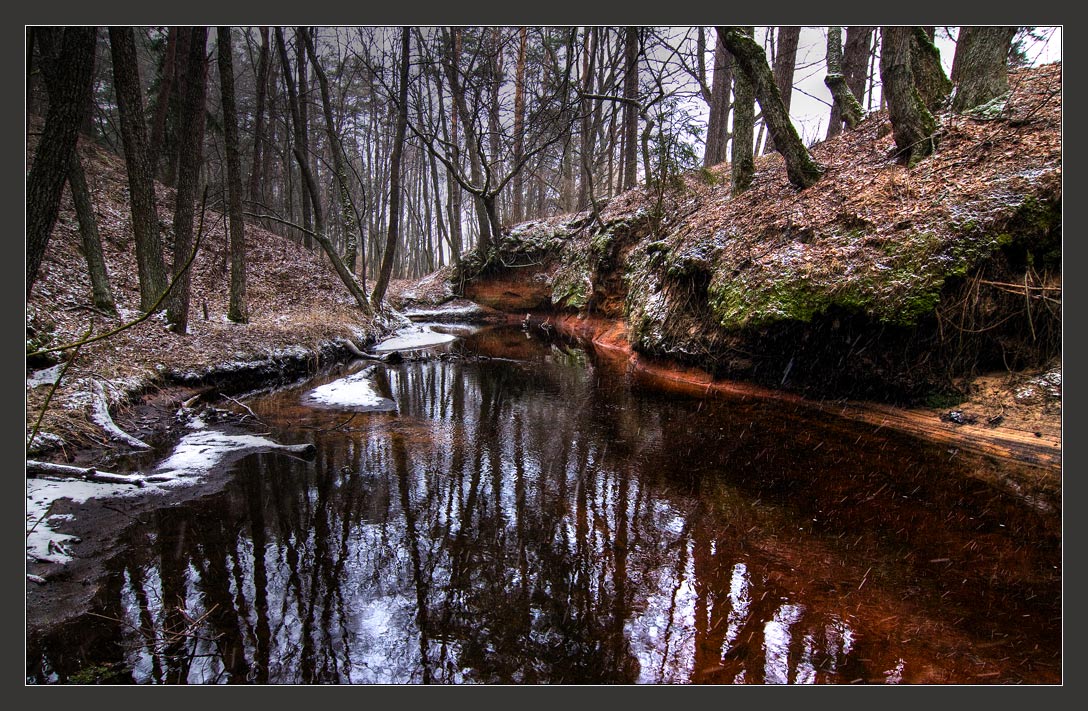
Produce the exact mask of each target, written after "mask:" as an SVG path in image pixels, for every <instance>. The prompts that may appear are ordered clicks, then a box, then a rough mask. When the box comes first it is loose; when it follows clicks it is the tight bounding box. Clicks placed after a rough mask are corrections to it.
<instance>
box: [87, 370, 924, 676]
mask: <svg viewBox="0 0 1088 711" xmlns="http://www.w3.org/2000/svg"><path fill="white" fill-rule="evenodd" d="M572 358H575V359H576V360H578V362H577V363H575V364H574V365H575V366H576V367H562V366H563V363H564V361H566V360H570V359H572ZM380 385H381V387H382V388H383V389H385V391H386V392H387V393H389V394H390V396H391V397H392V399H393V400H394V401H395V402H396V403H397V405H398V411H397V413H396V414H388V413H382V414H375V415H373V416H367V417H357V418H355V420H353V422H352V426H351V427H346V428H341V429H337V428H334V427H332V426H331V425H333V424H335V423H338V422H342V421H343V417H342V414H341V413H336V412H331V413H329V414H328V415H327V418H326V419H324V420H319V422H321V423H322V424H321V425H319V426H315V427H314V428H313V429H312V430H310V433H309V435H308V438H309V439H310V440H311V441H313V442H314V443H315V444H316V445H317V448H318V452H319V454H318V456H317V458H316V459H315V460H314V461H312V462H303V461H300V460H294V459H290V458H286V457H283V456H280V455H275V454H262V455H255V456H251V457H248V458H246V459H244V460H242V461H241V462H240V463H239V465H238V469H237V473H236V475H235V479H234V481H233V483H232V485H231V486H229V487H228V489H227V490H226V491H225V492H224V493H223V494H222V495H217V496H214V497H209V498H208V499H206V500H204V501H201V502H197V503H194V504H192V505H191V506H187V507H178V508H175V509H166V510H164V511H162V512H159V513H158V514H156V516H155V517H154V520H153V522H152V524H151V525H150V526H149V527H146V528H138V529H135V530H134V532H133V534H132V535H133V536H134V539H133V541H134V545H133V546H132V549H133V550H132V553H131V554H130V555H129V556H128V557H127V558H126V559H125V561H124V563H123V564H120V570H119V573H118V574H117V575H116V576H114V577H113V578H111V583H110V584H111V585H112V587H111V588H110V589H109V590H108V592H107V594H106V597H107V598H108V601H107V603H106V605H105V606H104V607H103V608H102V614H103V615H104V616H105V617H112V618H116V619H117V620H121V621H123V624H120V623H119V624H116V625H115V626H114V629H113V631H112V634H114V635H116V637H117V638H118V639H120V640H121V643H122V647H123V648H124V650H125V657H124V658H125V660H126V661H127V664H128V666H129V667H131V668H132V669H133V672H132V678H133V679H134V680H135V681H139V682H153V683H185V682H190V683H193V682H198V683H209V682H258V683H347V682H353V683H405V682H414V683H429V682H438V683H455V682H484V683H496V682H510V683H538V682H553V683H555V682H568V683H627V682H636V681H638V682H649V683H662V682H699V683H721V682H725V683H730V682H746V683H780V682H788V683H798V682H800V683H843V682H849V681H854V680H857V679H862V680H865V681H874V680H880V679H881V677H882V675H883V676H884V677H886V678H889V679H890V678H893V677H895V678H898V676H902V675H903V673H904V660H903V659H902V658H901V657H900V656H898V653H899V652H898V648H895V649H893V648H890V647H888V645H886V644H885V642H886V640H887V639H890V635H891V634H892V633H894V632H895V630H894V629H891V631H890V632H889V633H888V634H889V637H887V638H886V637H882V636H879V635H876V634H874V633H873V632H874V629H873V625H872V624H870V625H869V628H868V632H869V633H868V634H866V633H865V632H866V630H864V629H863V630H860V631H859V629H858V626H857V622H856V619H855V618H854V617H853V616H852V614H851V613H852V611H853V610H855V609H861V608H864V607H880V606H884V607H885V608H887V611H886V613H885V616H886V617H888V618H889V619H890V618H891V617H892V616H893V615H899V614H906V613H907V612H910V610H909V608H908V606H907V605H906V604H905V603H901V602H900V601H899V599H898V589H894V590H893V591H892V593H893V594H894V595H895V597H896V599H895V600H894V601H892V602H889V600H888V599H887V598H888V592H887V591H884V592H881V591H880V588H879V584H878V582H876V581H877V578H878V576H879V575H881V574H882V571H881V570H879V569H878V570H876V571H874V572H873V576H872V581H871V582H869V584H868V585H867V586H865V587H864V589H862V586H859V582H862V581H863V580H864V576H865V575H867V574H868V571H867V569H866V568H867V567H871V563H872V560H871V558H867V557H865V556H854V557H857V560H854V559H853V558H854V557H852V556H851V555H843V550H840V549H841V547H842V546H841V545H840V544H839V543H838V542H837V541H838V538H837V535H836V536H828V537H825V538H819V537H817V538H813V537H811V536H810V537H807V538H802V537H800V536H799V535H798V534H796V533H791V532H796V530H797V524H798V522H807V521H809V520H810V519H809V518H807V514H806V513H804V512H805V510H806V509H805V508H804V506H805V504H804V503H803V502H802V503H800V504H797V505H795V504H794V503H793V502H794V501H795V497H793V496H792V494H791V491H790V487H791V486H793V484H792V483H791V480H790V475H789V474H775V475H774V476H771V474H772V473H773V472H774V471H776V470H774V469H772V467H774V466H777V463H776V462H772V461H771V460H770V456H772V455H773V453H772V455H767V454H764V450H765V449H766V447H767V439H766V438H764V439H763V440H762V441H760V442H754V441H753V439H752V438H753V437H754V436H755V435H754V434H747V433H746V432H745V431H743V430H742V431H739V432H738V431H735V429H734V430H733V431H729V430H728V429H727V428H728V427H732V426H733V425H729V424H727V423H725V422H723V423H722V424H723V428H725V429H723V433H722V434H721V436H720V437H718V438H717V439H713V440H707V439H704V437H705V432H706V431H707V428H706V427H705V424H706V423H705V422H704V423H702V428H701V429H700V427H692V426H691V424H690V423H688V422H686V421H677V419H676V418H687V417H689V416H690V415H691V409H690V408H686V407H685V406H684V405H682V404H681V405H677V404H676V403H672V404H663V403H661V402H650V403H649V405H647V402H648V401H647V400H646V399H645V398H644V397H636V396H634V395H632V394H631V393H630V392H629V391H628V390H627V389H626V388H625V387H624V384H623V383H622V382H620V381H618V380H617V379H616V378H615V376H610V375H608V374H607V373H603V372H597V371H596V370H595V369H594V368H593V365H592V364H587V363H585V362H584V361H583V360H581V357H580V356H577V354H575V355H572V354H571V353H570V352H569V351H563V350H553V351H551V352H549V353H548V354H547V355H546V356H544V357H543V358H542V359H541V360H539V361H535V362H531V363H524V362H494V363H489V364H487V366H486V367H481V366H478V365H475V364H472V363H466V362H460V361H456V360H455V361H452V362H441V363H440V362H422V363H420V362H415V363H408V364H405V365H402V366H400V367H398V368H389V369H387V370H385V371H383V375H382V378H381V381H380ZM254 406H255V407H257V408H258V409H260V408H261V405H260V404H257V403H255V404H254ZM276 407H278V405H276V404H275V401H274V400H273V401H272V404H269V405H267V409H266V410H261V415H262V418H263V419H266V420H267V421H270V422H276V421H277V417H279V418H280V419H281V420H282V422H283V425H282V426H283V427H285V428H288V427H292V426H293V425H294V422H293V421H292V420H293V419H294V418H296V417H297V415H295V414H293V412H294V411H291V410H290V409H285V410H284V413H283V414H282V415H277V410H276ZM715 424H717V423H715ZM741 426H742V427H748V424H747V423H742V425H741ZM293 431H295V432H297V431H298V430H297V429H294V430H293ZM295 438H296V439H297V435H295ZM804 444H805V446H806V447H807V449H806V452H811V450H812V447H814V446H815V444H814V443H812V442H805V443H804ZM790 446H791V445H790V444H789V443H781V444H780V445H779V447H778V450H779V455H778V456H780V457H782V456H786V457H787V458H788V455H789V451H788V450H789V448H790ZM712 448H713V449H712ZM833 450H834V452H833ZM841 450H842V447H840V448H839V450H836V449H835V445H834V444H832V443H828V444H827V445H826V446H821V448H820V450H819V455H818V456H826V457H827V458H828V459H826V460H825V461H820V462H815V463H813V464H811V465H810V466H811V468H812V470H813V471H822V470H823V469H822V467H826V466H827V462H831V461H835V462H837V461H838V459H835V460H832V459H831V457H832V456H834V457H838V458H841V457H842V456H844V455H843V454H842V451H841ZM783 452H785V453H786V454H782V453H783ZM832 452H833V453H832ZM809 456H810V458H811V457H812V456H814V455H811V454H810V455H809ZM899 456H901V454H895V455H894V456H893V458H894V457H899ZM750 460H753V461H754V460H758V461H760V462H761V463H763V465H764V466H765V467H767V469H766V473H767V477H766V478H760V477H759V476H756V475H752V474H749V475H746V477H741V478H736V479H734V478H725V477H722V476H721V475H720V473H714V474H712V475H711V472H712V471H713V472H721V471H722V468H723V466H724V464H723V463H726V462H730V461H733V462H736V463H738V464H743V463H744V462H745V461H750ZM715 467H716V468H717V469H715ZM776 477H777V478H776ZM908 491H909V490H908ZM878 493H879V492H878ZM841 494H842V491H835V492H834V496H835V497H836V500H837V499H838V498H840V495H841ZM828 496H830V494H828V495H826V496H825V500H826V499H827V497H828ZM764 497H766V498H767V503H760V501H761V499H762V498H764ZM870 498H872V497H870ZM878 504H879V505H880V506H883V507H885V508H887V507H888V506H898V505H899V504H896V503H895V502H894V501H892V502H887V501H877V503H874V504H869V506H870V508H869V509H865V508H864V507H863V506H862V505H860V504H855V507H856V508H857V509H858V510H859V511H862V512H863V513H864V514H865V515H869V513H868V512H870V511H872V510H873V509H872V507H874V506H877V505H878ZM819 505H820V506H824V504H823V503H820V504H819ZM824 508H827V507H826V506H824ZM795 509H797V510H795ZM798 510H799V511H800V512H801V513H800V514H798ZM893 510H894V509H893ZM844 511H845V509H843V510H842V511H841V512H839V514H838V515H840V516H845V515H846V514H845V513H844ZM908 513H910V512H909V511H908V510H904V516H903V518H904V520H906V519H907V514H908ZM919 516H920V518H919V519H918V520H919V521H920V523H913V522H911V525H912V526H913V527H914V528H912V529H911V530H914V529H915V528H917V529H920V528H921V527H923V526H924V525H925V522H926V521H928V520H930V519H931V518H932V515H930V518H926V516H925V515H920V514H919ZM844 521H845V523H844V524H843V527H844V528H848V529H849V528H850V527H851V526H853V525H854V524H853V522H851V521H849V520H847V519H844ZM851 530H854V529H851ZM863 530H864V529H863ZM833 533H834V531H833ZM806 535H807V534H806ZM859 540H860V539H859ZM873 545H876V544H875V543H874V544H873ZM880 545H886V544H883V543H881V544H880ZM889 548H891V547H890V546H889ZM896 550H897V549H896ZM866 555H869V556H871V555H872V554H871V551H870V552H868V553H866ZM816 561H827V563H819V562H816ZM821 565H822V567H823V568H824V569H826V570H824V569H821ZM833 567H834V568H835V570H833V571H832V570H831V568H833ZM863 585H864V583H863ZM844 592H845V593H848V594H844ZM847 598H849V600H848V601H846V599H847ZM933 629H940V628H939V627H935V628H933ZM178 631H181V632H184V633H185V634H176V632H178ZM103 634H105V633H103ZM886 647H888V648H886ZM929 649H930V648H929V647H927V648H926V650H927V651H928V650H929ZM906 671H907V672H909V671H910V665H909V663H908V665H907V667H906ZM897 675H898V676H897Z"/></svg>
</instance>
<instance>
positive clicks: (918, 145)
mask: <svg viewBox="0 0 1088 711" xmlns="http://www.w3.org/2000/svg"><path fill="white" fill-rule="evenodd" d="M914 32H915V28H911V27H885V28H884V30H883V35H884V44H883V50H882V52H881V54H880V79H881V81H882V82H883V83H884V96H885V97H886V98H887V101H888V114H889V117H890V118H891V122H892V134H893V135H894V136H895V145H896V149H897V155H898V158H899V161H900V162H901V163H903V164H904V165H907V166H908V167H909V166H913V165H914V164H915V163H917V162H918V161H919V160H921V159H922V158H925V157H926V156H928V155H929V154H931V153H933V151H934V150H936V147H937V146H936V143H937V142H936V138H935V137H934V134H935V132H936V130H937V121H936V120H935V119H934V118H933V115H932V114H931V113H929V109H927V108H926V104H925V101H923V100H922V97H921V95H920V94H919V92H918V89H917V88H916V87H915V83H914V74H913V72H912V71H911V54H912V49H911V46H912V45H913V44H914V42H915V38H914Z"/></svg>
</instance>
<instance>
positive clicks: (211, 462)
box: [26, 417, 281, 563]
mask: <svg viewBox="0 0 1088 711" xmlns="http://www.w3.org/2000/svg"><path fill="white" fill-rule="evenodd" d="M189 426H190V428H192V431H191V432H189V433H188V434H186V435H185V436H184V437H182V438H181V440H180V441H179V442H178V443H177V445H176V446H175V447H174V449H173V451H172V452H171V454H170V456H169V457H167V458H166V459H165V460H163V461H162V462H161V463H159V464H158V466H156V467H155V468H154V469H153V470H151V471H150V472H148V473H147V478H146V480H145V485H144V486H143V487H137V486H131V485H127V484H106V483H99V482H90V481H84V480H82V479H75V478H72V479H52V478H45V477H43V478H34V479H27V481H26V530H27V538H26V552H27V558H28V559H31V558H33V559H37V560H41V561H48V562H54V563H66V562H68V561H69V560H71V557H72V556H71V553H70V551H69V550H68V544H69V543H70V542H73V537H72V536H69V535H66V534H63V533H58V532H57V531H56V530H54V529H53V527H52V525H51V524H55V523H59V522H62V521H63V520H64V519H65V517H64V516H59V515H56V516H50V515H49V508H50V506H52V504H53V502H54V501H57V500H59V499H64V498H68V499H71V500H72V501H73V502H75V503H82V502H84V501H86V500H87V499H91V498H110V497H117V496H135V495H145V494H148V493H162V492H165V491H166V490H168V489H173V488H176V487H179V486H185V485H187V484H192V483H195V482H196V481H198V480H200V479H201V478H202V477H203V476H204V475H205V474H207V473H208V472H210V471H212V470H214V469H215V468H216V467H218V466H220V465H221V463H222V461H223V459H224V458H225V457H226V456H227V455H229V454H232V453H237V452H239V451H246V452H253V451H262V450H264V451H268V450H272V449H276V448H279V447H280V446H281V445H279V444H278V443H276V442H274V441H273V440H270V439H268V438H266V437H259V436H256V435H248V434H227V433H225V432H220V431H218V430H213V429H210V428H208V426H207V425H206V424H205V423H204V421H203V420H201V419H200V418H199V417H194V418H193V419H192V420H191V421H190V423H189Z"/></svg>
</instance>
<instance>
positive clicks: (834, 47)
mask: <svg viewBox="0 0 1088 711" xmlns="http://www.w3.org/2000/svg"><path fill="white" fill-rule="evenodd" d="M841 38H842V30H841V29H839V28H838V27H828V28H827V76H826V77H824V84H826V85H827V88H828V89H830V90H831V96H832V98H833V99H834V100H835V104H834V107H833V108H832V111H831V126H832V127H835V126H836V125H838V126H839V127H841V125H842V122H843V121H846V125H847V126H848V127H850V128H853V127H854V126H856V125H857V124H858V122H859V121H861V118H862V116H864V114H865V111H864V110H863V109H862V108H861V104H860V103H858V100H857V97H855V96H854V93H853V92H852V91H850V86H849V84H848V83H847V81H846V76H845V75H844V74H843V69H842V39H841ZM828 133H829V135H833V134H831V132H830V131H829V132H828ZM835 133H838V131H837V130H836V131H835Z"/></svg>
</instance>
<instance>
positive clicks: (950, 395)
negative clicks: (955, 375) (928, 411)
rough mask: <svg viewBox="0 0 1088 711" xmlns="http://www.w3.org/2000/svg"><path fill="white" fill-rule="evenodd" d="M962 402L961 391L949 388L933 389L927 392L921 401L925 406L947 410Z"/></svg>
mask: <svg viewBox="0 0 1088 711" xmlns="http://www.w3.org/2000/svg"><path fill="white" fill-rule="evenodd" d="M961 402H963V393H959V392H955V391H950V390H934V391H933V392H930V393H929V394H927V395H926V396H925V398H924V400H923V401H922V403H923V404H924V405H925V406H926V407H931V408H933V409H935V410H947V409H948V408H950V407H955V406H956V405H959V404H960V403H961Z"/></svg>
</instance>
